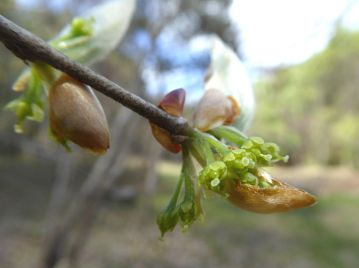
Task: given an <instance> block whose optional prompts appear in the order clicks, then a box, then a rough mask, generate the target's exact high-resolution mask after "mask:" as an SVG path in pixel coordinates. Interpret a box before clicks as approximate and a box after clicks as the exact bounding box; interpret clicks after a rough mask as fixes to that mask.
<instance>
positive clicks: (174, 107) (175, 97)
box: [158, 88, 186, 117]
mask: <svg viewBox="0 0 359 268" xmlns="http://www.w3.org/2000/svg"><path fill="white" fill-rule="evenodd" d="M185 100H186V91H185V90H184V89H183V88H179V89H175V90H172V91H171V92H169V93H168V94H166V95H165V96H164V97H163V99H162V100H161V102H160V103H159V105H158V106H159V107H160V108H161V109H162V110H164V111H165V112H167V113H169V114H170V115H173V116H177V117H179V116H181V115H182V113H183V107H184V103H185Z"/></svg>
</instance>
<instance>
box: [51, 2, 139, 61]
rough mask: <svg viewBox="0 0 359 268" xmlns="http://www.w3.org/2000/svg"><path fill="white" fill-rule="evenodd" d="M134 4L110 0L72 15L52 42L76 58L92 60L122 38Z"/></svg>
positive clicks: (109, 50)
mask: <svg viewBox="0 0 359 268" xmlns="http://www.w3.org/2000/svg"><path fill="white" fill-rule="evenodd" d="M135 7H136V1H135V0H113V1H108V2H105V3H103V4H100V5H97V6H95V7H93V8H91V9H90V10H88V11H87V12H85V13H84V14H83V15H81V16H79V17H77V18H75V19H74V20H73V21H72V23H71V24H70V25H68V26H66V27H65V28H64V29H63V30H62V31H61V32H60V33H59V35H58V36H57V37H56V38H55V39H54V40H52V41H51V45H52V46H54V47H55V48H57V49H59V50H60V51H62V52H63V53H64V54H65V55H67V56H68V57H69V58H71V59H73V60H75V61H78V62H80V63H83V64H87V65H90V64H93V63H95V62H97V61H99V60H101V59H103V58H104V57H105V56H106V55H107V54H108V53H109V52H111V51H112V50H113V49H114V48H115V47H116V45H117V44H118V43H119V41H120V40H121V39H122V37H123V36H124V34H125V32H126V30H127V28H128V26H129V24H130V21H131V18H132V15H133V12H134V10H135Z"/></svg>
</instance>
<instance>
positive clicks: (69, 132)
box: [48, 74, 110, 154]
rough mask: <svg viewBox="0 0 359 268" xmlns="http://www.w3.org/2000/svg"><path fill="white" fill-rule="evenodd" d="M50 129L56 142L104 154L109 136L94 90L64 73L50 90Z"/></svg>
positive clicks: (104, 117)
mask: <svg viewBox="0 0 359 268" xmlns="http://www.w3.org/2000/svg"><path fill="white" fill-rule="evenodd" d="M48 99H49V112H50V128H51V131H52V133H53V134H54V136H55V137H56V139H57V140H58V141H59V142H60V143H62V144H63V145H65V146H66V142H67V140H70V141H72V142H74V143H76V144H77V145H79V146H81V147H84V148H86V149H89V150H91V151H93V152H95V153H99V154H102V153H104V152H106V150H107V149H108V148H109V144H110V134H109V129H108V124H107V120H106V116H105V113H104V111H103V109H102V106H101V104H100V102H99V101H98V99H97V97H96V95H95V94H94V93H93V91H92V90H91V89H90V88H89V87H87V86H85V85H83V84H82V83H80V82H79V81H77V80H75V79H73V78H71V77H70V76H68V75H66V74H63V75H61V77H60V78H59V79H58V80H57V81H56V82H55V83H54V84H53V85H52V86H51V88H50V90H49V97H48Z"/></svg>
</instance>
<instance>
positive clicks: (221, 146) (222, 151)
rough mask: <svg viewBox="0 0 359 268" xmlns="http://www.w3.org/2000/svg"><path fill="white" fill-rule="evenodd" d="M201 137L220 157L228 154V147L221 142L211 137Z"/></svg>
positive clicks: (205, 135) (206, 135)
mask: <svg viewBox="0 0 359 268" xmlns="http://www.w3.org/2000/svg"><path fill="white" fill-rule="evenodd" d="M203 136H204V137H205V139H206V141H207V142H208V144H210V145H211V146H212V147H213V148H214V149H215V150H216V151H217V152H218V153H220V154H221V155H222V156H224V155H226V154H227V153H229V152H230V150H229V149H228V147H227V146H226V145H225V144H223V143H222V142H220V141H219V140H217V139H216V138H215V137H213V136H212V135H208V134H203Z"/></svg>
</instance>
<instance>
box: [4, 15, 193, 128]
mask: <svg viewBox="0 0 359 268" xmlns="http://www.w3.org/2000/svg"><path fill="white" fill-rule="evenodd" d="M0 40H1V41H2V42H3V43H4V45H5V46H6V47H7V48H8V49H9V50H10V51H11V52H12V53H14V54H15V55H16V56H17V57H19V58H20V59H22V60H23V61H25V62H27V61H31V62H43V63H46V64H49V65H51V66H52V67H54V68H56V69H58V70H60V71H62V72H64V73H67V74H68V75H70V76H71V77H73V78H75V79H77V80H79V81H80V82H82V83H84V84H87V85H89V86H91V87H92V88H94V89H95V90H97V91H99V92H101V93H103V94H105V95H106V96H108V97H110V98H111V99H113V100H115V101H117V102H119V103H121V104H123V105H124V106H126V107H127V108H129V109H131V110H132V111H134V112H136V113H138V114H139V115H141V116H143V117H145V118H147V119H148V120H150V121H151V122H153V123H155V124H157V125H158V126H160V127H162V128H164V129H166V130H167V131H169V132H170V133H171V134H173V135H186V132H187V129H188V128H189V126H188V124H187V121H186V120H185V119H184V118H182V117H179V118H177V117H173V116H171V115H169V114H167V113H166V112H164V111H162V110H161V109H159V108H158V107H156V106H155V105H153V104H152V103H149V102H147V101H145V100H143V99H142V98H140V97H138V96H136V95H135V94H133V93H131V92H128V91H126V90H125V89H124V88H122V87H120V86H119V85H117V84H116V83H114V82H112V81H110V80H109V79H107V78H105V77H103V76H101V75H99V74H98V73H96V72H94V71H93V70H91V69H90V68H88V67H86V66H83V65H81V64H78V63H76V62H74V61H72V60H71V59H69V58H68V57H66V56H65V55H63V54H62V53H61V52H59V51H57V50H56V49H54V48H52V47H51V46H50V45H48V44H47V43H46V42H45V41H44V40H42V39H41V38H39V37H37V36H35V35H34V34H32V33H30V32H29V31H27V30H25V29H24V28H22V27H20V26H18V25H17V24H15V23H14V22H12V21H10V20H8V19H6V18H5V17H4V16H1V15H0Z"/></svg>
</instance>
